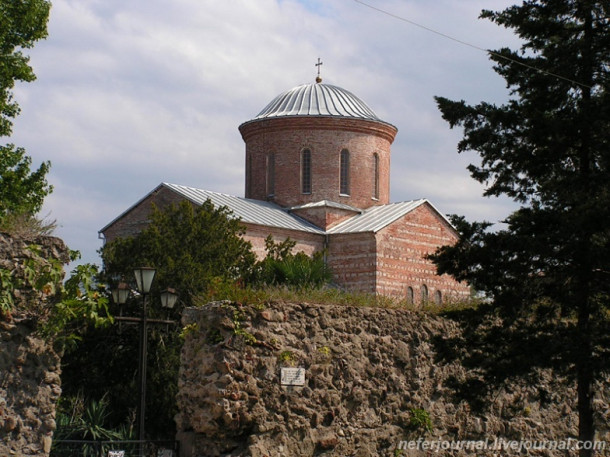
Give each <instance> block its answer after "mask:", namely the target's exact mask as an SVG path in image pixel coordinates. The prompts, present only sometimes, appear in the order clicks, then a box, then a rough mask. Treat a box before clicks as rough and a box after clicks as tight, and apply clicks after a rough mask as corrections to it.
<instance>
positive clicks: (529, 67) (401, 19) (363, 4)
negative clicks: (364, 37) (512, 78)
mask: <svg viewBox="0 0 610 457" xmlns="http://www.w3.org/2000/svg"><path fill="white" fill-rule="evenodd" d="M353 1H354V2H356V3H359V4H360V5H362V6H366V7H367V8H370V9H372V10H375V11H377V12H379V13H382V14H385V15H386V16H390V17H392V18H394V19H398V20H399V21H403V22H406V23H408V24H411V25H414V26H416V27H419V28H421V29H424V30H426V31H428V32H431V33H434V34H436V35H439V36H441V37H443V38H447V39H448V40H451V41H455V42H456V43H459V44H462V45H464V46H468V47H470V48H473V49H476V50H477V51H482V52H484V53H485V54H489V55H492V56H494V57H497V58H498V59H503V60H507V61H509V62H511V63H514V64H516V65H521V66H522V67H525V68H528V69H530V70H534V71H537V72H539V73H543V74H546V75H548V76H552V77H554V78H558V79H561V80H563V81H567V82H570V83H572V84H576V85H578V86H581V87H586V88H588V89H592V88H593V87H592V86H590V85H588V84H584V83H581V82H579V81H576V80H574V79H570V78H567V77H565V76H561V75H558V74H556V73H553V72H550V71H547V70H542V69H540V68H537V67H534V66H533V65H529V64H527V63H524V62H520V61H518V60H515V59H512V58H510V57H507V56H504V55H502V54H499V53H497V52H494V51H491V50H489V49H485V48H482V47H480V46H477V45H475V44H472V43H468V42H467V41H464V40H460V39H458V38H455V37H453V36H451V35H447V34H446V33H443V32H439V31H438V30H435V29H433V28H430V27H426V26H425V25H422V24H418V23H417V22H415V21H412V20H410V19H407V18H405V17H402V16H399V15H397V14H394V13H391V12H389V11H386V10H384V9H381V8H378V7H376V6H373V5H370V4H368V3H366V2H364V1H362V0H353Z"/></svg>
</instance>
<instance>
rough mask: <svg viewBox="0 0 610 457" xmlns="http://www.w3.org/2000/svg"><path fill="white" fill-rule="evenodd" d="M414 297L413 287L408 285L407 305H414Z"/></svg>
mask: <svg viewBox="0 0 610 457" xmlns="http://www.w3.org/2000/svg"><path fill="white" fill-rule="evenodd" d="M413 299H414V296H413V287H407V305H412V304H413Z"/></svg>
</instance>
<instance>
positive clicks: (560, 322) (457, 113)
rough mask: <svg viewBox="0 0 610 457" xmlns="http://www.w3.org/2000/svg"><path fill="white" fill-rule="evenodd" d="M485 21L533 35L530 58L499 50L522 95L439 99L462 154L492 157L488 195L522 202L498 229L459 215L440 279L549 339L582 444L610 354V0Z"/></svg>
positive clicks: (483, 171)
mask: <svg viewBox="0 0 610 457" xmlns="http://www.w3.org/2000/svg"><path fill="white" fill-rule="evenodd" d="M481 16H482V17H483V18H487V19H490V20H491V21H493V22H495V23H496V24H498V25H501V26H504V27H507V28H510V29H513V30H514V31H515V32H516V34H517V35H518V36H519V37H520V38H521V39H522V40H523V41H522V42H523V45H522V47H521V49H520V50H518V51H513V50H510V49H507V48H504V49H500V50H498V51H495V52H491V53H490V57H491V59H492V60H493V61H494V63H495V66H494V70H495V71H496V72H497V73H498V74H499V75H501V76H502V77H503V78H504V79H505V80H506V83H507V87H508V88H509V89H510V94H511V98H510V100H509V101H508V102H507V103H506V104H504V105H501V106H496V105H494V104H489V103H479V104H477V105H474V106H471V105H468V104H466V103H465V102H464V101H459V102H458V101H450V100H448V99H445V98H442V97H437V99H436V100H437V103H438V106H439V109H440V110H441V112H442V114H443V118H444V119H445V120H447V121H448V122H449V124H450V126H451V127H455V126H460V127H462V128H463V130H464V136H463V139H462V140H461V141H460V143H459V145H458V151H459V152H464V151H475V152H476V153H477V154H478V155H479V156H480V159H481V160H480V164H478V165H475V164H471V165H470V166H469V171H470V173H471V175H472V177H473V178H474V179H476V180H477V181H479V182H481V183H483V184H485V185H486V190H485V195H487V196H500V195H506V196H508V197H510V198H512V199H513V200H514V201H515V202H517V203H518V204H519V205H520V207H519V209H518V210H516V211H514V212H513V213H512V214H511V215H510V216H509V217H508V218H507V220H506V221H505V222H506V224H507V225H506V228H505V229H502V230H498V231H491V230H490V224H487V223H468V222H466V221H465V220H464V219H456V220H455V222H456V223H457V224H458V228H459V230H460V232H461V235H462V239H461V241H460V242H459V243H458V244H457V245H455V246H453V247H445V248H442V249H441V250H440V251H438V252H437V253H436V255H434V256H433V257H432V258H433V260H434V261H435V262H436V263H437V265H438V268H439V272H440V273H449V274H452V275H453V276H454V277H456V278H457V279H461V280H467V281H470V282H471V284H473V285H474V286H475V287H476V288H478V289H479V290H482V291H484V292H486V294H487V295H488V296H489V297H490V298H491V299H492V300H493V305H494V306H493V307H492V308H493V309H494V310H495V312H500V313H501V314H502V317H503V318H504V321H503V322H504V327H505V328H509V327H511V325H510V323H511V322H512V323H515V322H517V321H519V322H520V323H521V324H523V325H526V326H529V327H527V328H529V330H531V332H530V335H529V339H530V340H531V339H534V337H535V336H536V335H538V336H541V335H543V334H545V332H548V333H546V335H547V340H546V341H547V344H546V346H545V345H544V344H542V345H540V346H536V347H538V348H541V349H542V350H543V353H544V354H546V355H548V358H547V360H546V363H547V364H549V365H554V366H555V368H557V369H559V368H562V369H563V370H565V371H567V372H568V373H570V374H571V375H573V376H574V377H575V379H576V381H577V386H578V388H577V390H578V412H579V439H580V440H583V441H591V440H593V437H594V432H595V429H594V421H593V412H594V411H593V403H592V399H593V390H592V389H593V385H594V382H595V380H596V379H598V377H599V376H600V375H601V374H602V373H603V372H604V370H606V369H607V366H608V365H607V364H608V357H609V354H608V341H607V337H606V335H607V329H608V312H609V296H610V290H609V284H610V243H609V238H610V173H609V165H610V95H609V89H610V87H609V85H610V52H608V50H609V49H610V20H609V18H610V3H608V2H607V1H594V0H559V1H550V0H532V1H524V2H523V3H522V4H521V5H516V6H512V7H509V8H507V9H506V10H504V11H501V12H492V11H483V12H482V14H481ZM528 316H529V317H528ZM551 323H553V325H552V326H549V325H550V324H551ZM512 328H513V330H515V332H513V336H515V335H516V334H517V330H516V329H515V328H514V327H512ZM521 330H522V329H521ZM519 334H520V335H521V336H522V337H525V338H526V339H527V338H528V337H527V332H525V333H524V332H523V331H519ZM540 342H541V341H538V343H540ZM505 343H506V344H507V345H508V343H507V342H505ZM530 343H531V341H530ZM528 349H530V350H531V349H532V346H530V347H529V348H528ZM521 351H523V349H521ZM517 352H518V351H517ZM517 352H515V347H512V348H510V350H508V348H507V347H505V350H504V351H502V354H503V355H505V356H506V355H507V354H510V355H511V356H516V355H517ZM532 352H533V351H532ZM536 355H537V354H533V353H531V354H529V356H527V354H523V353H521V356H522V359H521V362H524V363H526V365H528V366H530V365H532V364H533V363H534V362H535V363H542V361H541V360H540V358H539V357H536ZM489 371H493V370H489ZM520 371H521V370H520ZM496 374H498V373H497V371H496ZM580 455H581V456H582V457H584V456H591V455H592V451H591V450H586V449H583V450H581V451H580Z"/></svg>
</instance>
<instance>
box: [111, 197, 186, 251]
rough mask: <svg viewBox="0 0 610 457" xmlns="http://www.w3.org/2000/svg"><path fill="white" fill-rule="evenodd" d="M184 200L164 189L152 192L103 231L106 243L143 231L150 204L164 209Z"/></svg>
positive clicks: (150, 209)
mask: <svg viewBox="0 0 610 457" xmlns="http://www.w3.org/2000/svg"><path fill="white" fill-rule="evenodd" d="M183 200H184V198H183V197H180V196H179V195H178V194H176V193H175V192H172V191H170V190H168V189H166V188H164V187H162V188H160V189H158V190H156V191H154V192H152V193H151V194H150V195H148V196H147V197H146V198H144V200H142V201H141V202H140V203H139V204H138V205H136V206H135V207H134V208H132V209H131V210H130V212H129V213H128V214H126V215H125V216H124V217H122V218H120V219H118V220H117V221H115V222H114V223H113V224H112V225H110V226H109V227H108V228H107V229H106V230H105V231H104V237H105V240H106V243H109V242H111V241H113V240H115V239H117V238H127V237H130V236H134V235H136V234H138V233H139V232H141V231H142V230H144V229H145V228H146V226H147V225H148V223H149V220H150V214H151V213H152V204H153V203H154V204H155V205H156V206H158V207H159V208H164V207H166V206H168V205H170V204H172V203H175V204H178V203H180V202H181V201H183Z"/></svg>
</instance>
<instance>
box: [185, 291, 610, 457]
mask: <svg viewBox="0 0 610 457" xmlns="http://www.w3.org/2000/svg"><path fill="white" fill-rule="evenodd" d="M183 323H184V324H185V325H186V326H187V327H186V331H185V334H186V336H185V344H184V348H183V352H182V367H181V372H180V379H179V394H178V409H179V411H180V412H179V414H178V415H177V417H176V420H177V427H178V431H179V432H178V438H179V439H180V440H181V450H182V455H183V457H187V456H188V457H191V456H193V457H195V456H206V457H207V456H221V455H222V456H229V455H231V456H252V457H263V456H268V457H279V456H290V457H301V456H337V457H339V456H341V457H345V456H357V457H373V456H382V457H385V456H389V457H396V456H402V457H406V456H412V457H415V456H422V457H423V456H431V455H443V456H467V455H468V456H473V455H477V456H491V455H494V453H493V452H476V451H473V450H472V449H471V450H470V451H464V450H460V451H447V450H445V451H441V452H439V453H435V452H433V451H429V450H428V451H425V450H421V449H420V450H415V449H408V448H407V449H398V446H399V445H400V442H401V441H409V440H413V441H415V440H417V439H419V438H421V439H424V438H425V439H426V440H429V441H430V442H433V440H434V441H435V440H438V439H440V440H450V441H454V442H457V441H462V440H472V441H483V440H486V439H487V440H492V441H493V440H494V439H496V438H497V439H504V440H532V441H533V440H540V441H542V440H565V439H568V438H572V439H573V438H575V437H576V436H577V423H578V417H577V413H576V411H575V401H576V392H575V389H574V386H573V385H572V384H571V383H569V382H567V381H566V380H564V379H561V378H558V377H555V376H553V375H552V374H551V373H549V372H546V371H541V372H540V373H539V376H540V380H539V382H537V383H536V384H532V385H528V384H527V383H513V384H507V385H506V386H505V388H504V389H503V390H501V391H500V392H497V393H494V395H493V396H490V397H488V398H482V400H483V401H484V402H485V403H487V406H488V408H487V409H486V411H485V412H475V411H474V409H471V407H470V404H469V403H468V402H466V401H465V400H463V399H459V398H457V397H455V396H454V392H453V390H452V389H451V388H450V384H451V380H452V379H460V378H463V376H464V375H465V373H464V369H463V368H462V367H461V366H458V365H457V364H439V363H437V362H436V361H435V360H436V356H437V353H436V352H435V347H434V345H433V344H432V340H433V338H434V337H435V336H438V335H445V336H448V337H449V336H455V335H457V334H459V332H460V329H459V327H458V326H457V324H455V323H454V322H451V321H448V320H444V319H441V318H439V317H435V316H430V315H426V314H423V313H415V312H409V311H405V310H394V309H379V308H357V307H344V306H323V305H313V304H270V305H267V306H265V307H264V308H261V309H259V310H256V309H254V308H251V307H240V306H238V305H232V304H229V303H220V302H216V303H211V304H208V305H206V306H205V307H202V308H199V309H187V310H186V311H185V314H184V318H183ZM289 366H293V367H302V368H304V370H305V381H304V385H303V386H302V387H292V388H290V387H288V388H287V387H282V386H281V385H280V370H281V368H282V367H289ZM474 394H475V395H477V393H476V392H474ZM480 395H481V396H483V394H480ZM609 401H610V390H609V389H608V385H607V384H606V385H605V390H602V392H600V393H599V395H598V398H597V399H596V403H595V407H596V409H597V411H598V412H599V414H598V416H597V418H596V421H597V426H598V430H599V432H598V439H599V440H606V441H610V431H609V428H608V424H609V422H610V409H609V407H608V404H609ZM415 411H419V413H420V414H423V417H425V416H428V417H429V418H430V420H431V423H430V430H426V427H425V426H422V425H425V424H420V425H419V426H418V425H417V421H415V425H414V423H413V417H416V416H415ZM605 452H608V451H607V450H606V451H605ZM495 455H502V456H516V455H544V456H552V457H566V456H572V455H575V453H574V452H572V453H567V452H563V451H553V452H551V451H540V452H539V451H536V452H534V451H529V452H525V451H523V450H521V451H515V450H510V449H509V450H507V451H503V452H500V453H496V454H495ZM599 455H608V454H603V453H602V454H599Z"/></svg>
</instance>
